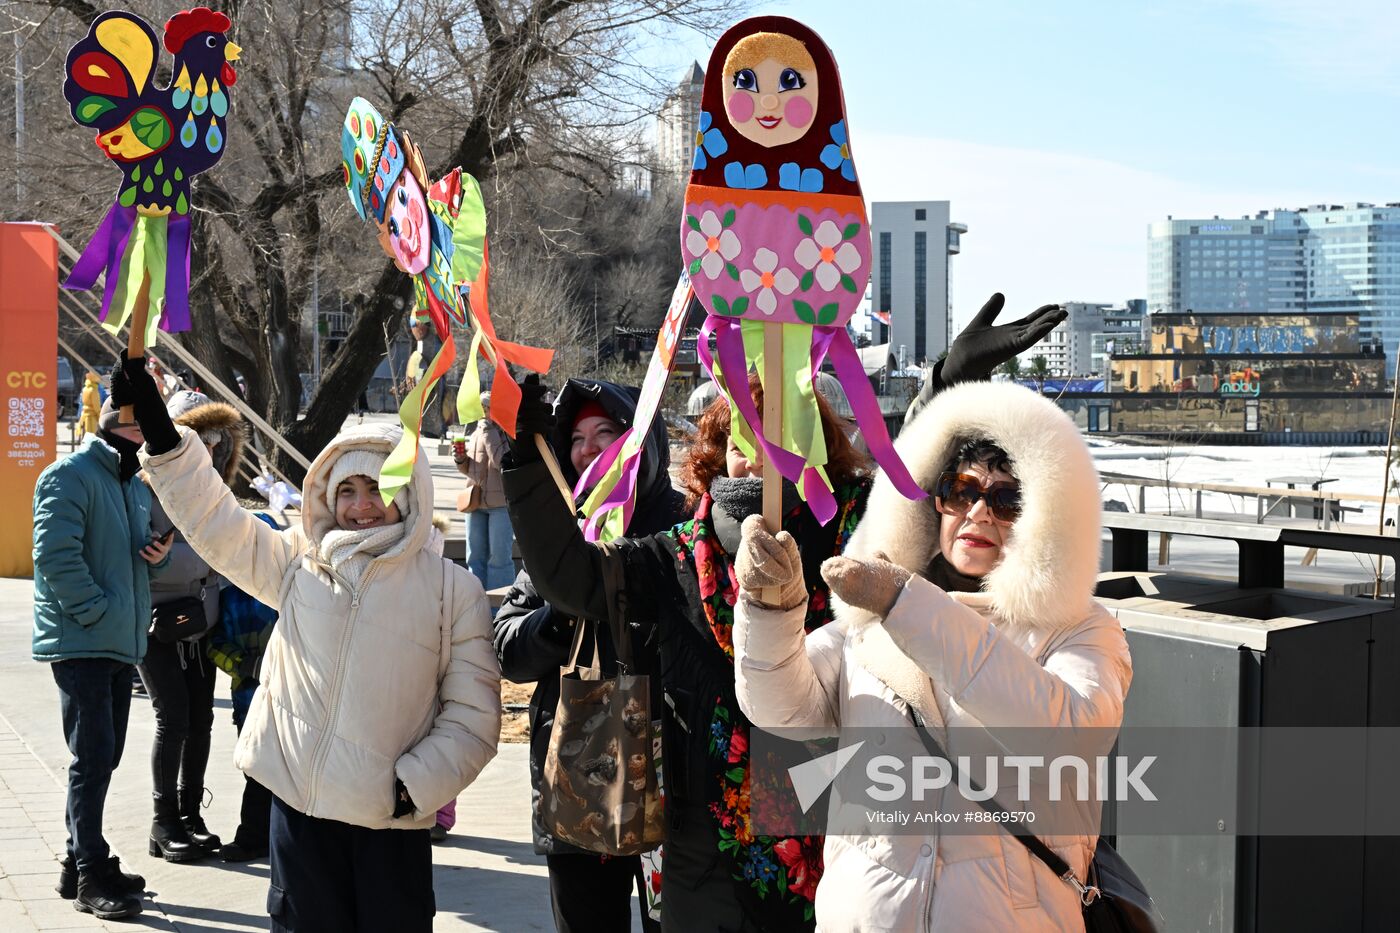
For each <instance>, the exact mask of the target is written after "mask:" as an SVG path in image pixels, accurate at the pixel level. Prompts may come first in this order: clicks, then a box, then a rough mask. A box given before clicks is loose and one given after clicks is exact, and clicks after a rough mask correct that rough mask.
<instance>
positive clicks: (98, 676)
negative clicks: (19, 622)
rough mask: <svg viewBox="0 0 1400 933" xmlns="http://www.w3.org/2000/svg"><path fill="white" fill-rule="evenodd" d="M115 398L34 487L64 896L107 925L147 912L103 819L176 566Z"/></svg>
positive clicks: (40, 652) (37, 648) (37, 592)
mask: <svg viewBox="0 0 1400 933" xmlns="http://www.w3.org/2000/svg"><path fill="white" fill-rule="evenodd" d="M116 404H119V401H118V400H116V399H114V398H108V400H107V401H106V403H105V404H104V405H103V406H102V413H101V415H100V416H99V417H98V428H97V436H96V437H90V438H88V440H87V442H86V443H85V444H83V446H82V447H80V448H79V449H78V450H77V451H76V452H75V453H73V454H72V455H71V456H68V457H65V458H63V459H62V460H59V461H57V462H55V463H53V464H50V466H49V467H48V468H47V469H46V470H44V472H43V473H42V474H40V476H39V480H38V482H37V483H36V484H35V486H34V647H33V653H34V660H36V661H42V662H44V663H46V664H49V665H51V666H52V669H53V678H54V681H55V682H56V683H57V684H58V691H59V698H60V702H61V705H62V710H63V732H64V735H65V736H66V737H67V740H68V750H69V751H70V752H71V753H72V755H73V762H72V764H71V765H70V766H69V768H68V805H67V811H66V813H65V814H64V820H65V822H66V824H67V827H68V852H67V858H66V859H65V860H64V863H63V871H62V874H61V875H60V879H59V885H58V891H59V894H61V895H62V896H63V897H65V898H76V901H75V903H74V906H75V907H76V908H77V909H78V910H79V911H83V912H85V913H92V914H96V915H97V916H98V917H100V918H102V919H104V920H106V919H116V918H119V917H127V916H131V915H133V914H138V913H140V912H141V900H140V897H139V895H140V893H141V892H142V891H144V890H145V887H146V882H145V879H143V878H141V877H140V876H139V875H132V874H127V873H125V872H123V871H122V870H121V866H120V865H119V863H118V862H117V859H116V857H115V856H113V855H112V854H111V850H110V848H109V847H108V845H107V841H106V839H104V838H103V835H102V810H103V806H104V804H105V803H106V799H107V787H108V785H110V784H111V780H112V772H113V771H114V770H115V769H116V767H117V763H118V762H119V761H121V755H122V746H123V744H125V742H126V723H127V714H128V712H129V710H130V708H131V674H132V666H133V665H134V664H136V663H137V662H138V661H140V660H141V659H142V658H143V657H144V656H145V654H146V631H147V629H148V628H149V627H150V624H151V589H150V575H151V573H153V572H158V571H159V570H160V569H161V568H162V567H164V566H165V563H166V554H167V552H168V551H169V549H170V537H169V536H166V532H167V530H168V529H163V528H162V529H159V534H158V535H156V536H153V535H152V534H151V492H150V489H149V488H147V486H146V484H145V483H143V482H142V481H141V480H140V478H139V477H138V476H137V475H136V474H137V472H138V470H139V464H138V462H137V459H136V452H137V450H138V449H140V447H141V444H142V442H143V438H142V436H141V429H140V428H139V427H137V426H136V425H134V424H132V425H122V424H120V423H119V415H118V412H117V408H116V407H115V406H116Z"/></svg>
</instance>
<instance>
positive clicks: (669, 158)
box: [656, 61, 705, 184]
mask: <svg viewBox="0 0 1400 933" xmlns="http://www.w3.org/2000/svg"><path fill="white" fill-rule="evenodd" d="M704 89H705V69H704V68H701V67H700V63H699V62H694V61H693V62H691V63H690V67H689V68H687V69H686V71H685V74H684V75H682V77H681V79H680V80H679V81H678V82H676V86H675V88H674V89H673V90H672V91H671V93H670V94H669V95H667V97H666V101H665V103H663V104H662V105H661V110H660V111H658V112H657V114H656V161H657V169H658V171H659V172H660V174H661V176H662V178H664V179H665V180H666V181H668V182H679V183H680V184H685V179H686V174H687V173H688V172H689V171H690V164H691V162H692V161H693V160H694V159H695V134H696V132H697V131H698V130H699V128H700V94H701V92H702V91H703V90H704Z"/></svg>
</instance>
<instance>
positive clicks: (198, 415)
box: [174, 402, 248, 484]
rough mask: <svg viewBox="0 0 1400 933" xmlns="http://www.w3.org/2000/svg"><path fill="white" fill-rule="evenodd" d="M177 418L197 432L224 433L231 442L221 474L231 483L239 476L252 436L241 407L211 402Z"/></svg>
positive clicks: (227, 440)
mask: <svg viewBox="0 0 1400 933" xmlns="http://www.w3.org/2000/svg"><path fill="white" fill-rule="evenodd" d="M174 421H175V423H176V424H183V425H185V426H186V427H187V428H189V429H190V430H192V431H194V433H196V434H203V433H204V432H205V431H218V432H219V433H220V434H222V435H223V437H224V443H225V444H228V456H227V457H225V458H224V462H223V465H222V466H221V467H220V469H219V475H220V476H222V477H223V479H224V483H225V484H231V483H232V482H233V480H234V478H235V477H237V476H238V465H239V464H240V463H242V462H243V445H244V444H245V443H247V440H248V429H247V425H245V424H244V423H243V416H242V415H240V414H239V413H238V409H236V408H234V407H233V406H232V405H228V404H225V403H224V402H207V403H205V404H203V405H200V406H198V407H195V408H191V409H190V410H188V411H186V412H184V413H183V414H181V415H180V416H179V417H177V418H175V419H174Z"/></svg>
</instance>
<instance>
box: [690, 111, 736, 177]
mask: <svg viewBox="0 0 1400 933" xmlns="http://www.w3.org/2000/svg"><path fill="white" fill-rule="evenodd" d="M714 122H715V121H714V117H712V116H710V113H709V111H708V110H707V111H705V112H704V113H702V114H700V129H699V131H697V132H696V134H695V161H694V163H692V164H693V167H694V168H695V170H696V171H699V170H700V169H702V168H704V167H705V166H707V165H709V164H710V159H718V158H719V157H720V156H722V155H724V154H725V153H726V152H728V151H729V140H727V139H725V138H724V134H723V133H722V132H720V129H719V127H717V126H715V125H714Z"/></svg>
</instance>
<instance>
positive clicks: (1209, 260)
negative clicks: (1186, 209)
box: [1147, 203, 1400, 373]
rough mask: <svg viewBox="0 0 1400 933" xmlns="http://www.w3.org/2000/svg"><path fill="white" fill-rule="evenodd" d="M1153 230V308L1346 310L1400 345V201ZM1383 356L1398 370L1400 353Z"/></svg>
mask: <svg viewBox="0 0 1400 933" xmlns="http://www.w3.org/2000/svg"><path fill="white" fill-rule="evenodd" d="M1147 236H1148V248H1147V257H1148V258H1147V307H1148V311H1149V313H1151V314H1158V313H1166V314H1184V313H1187V312H1192V311H1194V312H1196V313H1219V312H1232V311H1233V312H1241V311H1248V312H1255V313H1261V314H1297V313H1300V312H1339V311H1344V312H1351V313H1355V314H1356V315H1357V319H1358V320H1359V321H1360V328H1361V331H1360V338H1361V340H1362V341H1363V342H1364V343H1367V344H1375V343H1379V344H1380V345H1381V346H1383V347H1385V348H1386V349H1387V350H1393V348H1394V347H1395V346H1396V344H1397V341H1400V203H1390V204H1386V205H1383V206H1379V207H1378V206H1376V205H1373V204H1365V203H1354V204H1344V205H1338V204H1333V205H1326V204H1315V205H1312V206H1310V207H1304V208H1299V209H1298V210H1283V209H1278V210H1273V211H1261V212H1259V213H1258V214H1256V215H1255V216H1254V217H1252V218H1249V217H1246V218H1242V219H1239V220H1228V219H1226V220H1222V219H1221V218H1219V217H1213V218H1211V219H1209V220H1204V219H1202V220H1178V219H1174V218H1170V217H1169V218H1167V219H1166V220H1165V221H1161V222H1157V223H1153V224H1150V225H1149V227H1148V234H1147ZM1387 360H1388V362H1389V365H1390V369H1391V372H1392V373H1393V372H1394V367H1395V362H1394V361H1395V355H1394V354H1393V353H1388V354H1387Z"/></svg>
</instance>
